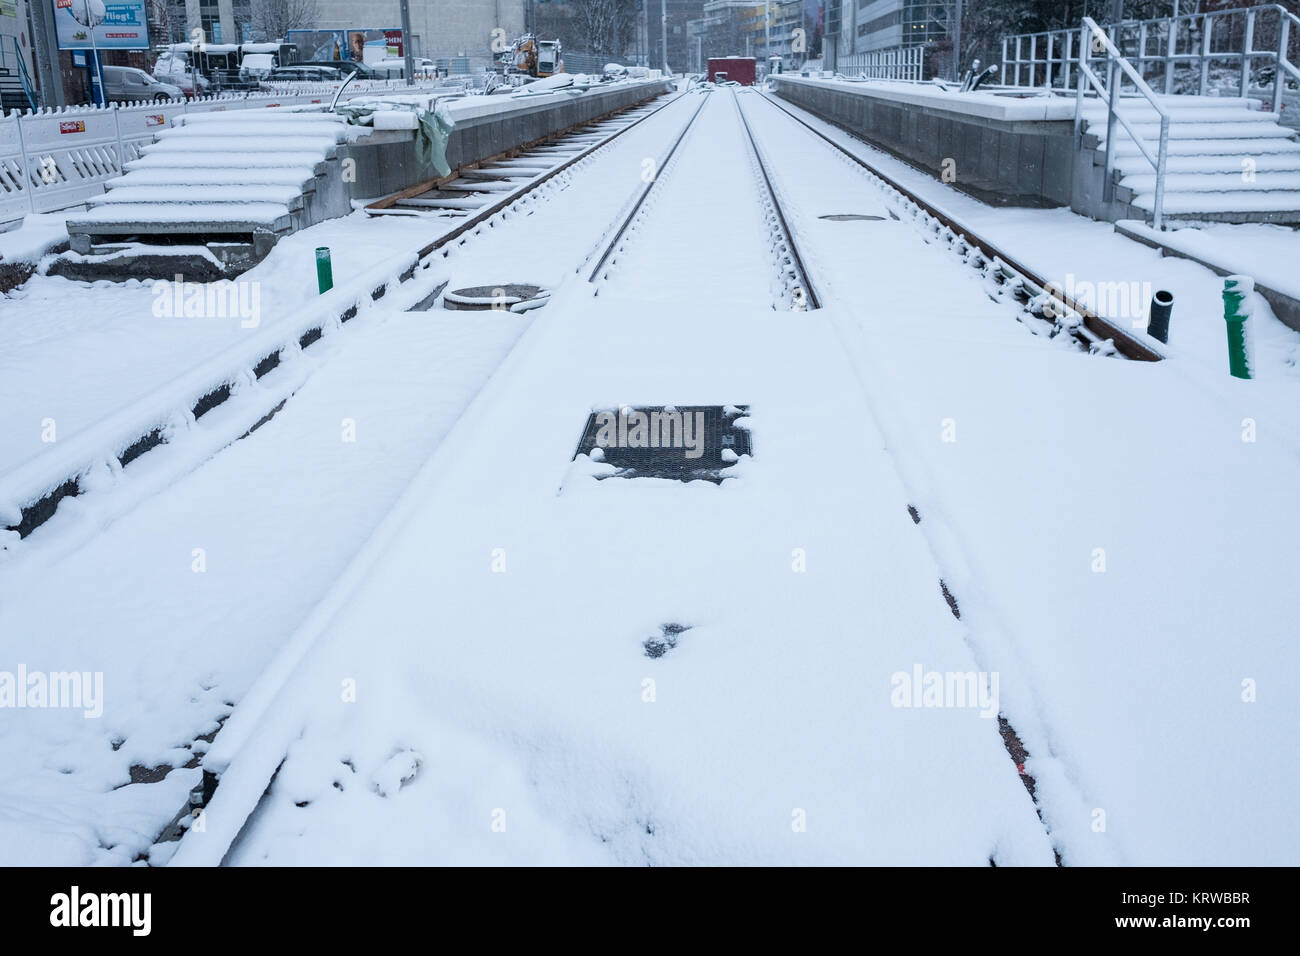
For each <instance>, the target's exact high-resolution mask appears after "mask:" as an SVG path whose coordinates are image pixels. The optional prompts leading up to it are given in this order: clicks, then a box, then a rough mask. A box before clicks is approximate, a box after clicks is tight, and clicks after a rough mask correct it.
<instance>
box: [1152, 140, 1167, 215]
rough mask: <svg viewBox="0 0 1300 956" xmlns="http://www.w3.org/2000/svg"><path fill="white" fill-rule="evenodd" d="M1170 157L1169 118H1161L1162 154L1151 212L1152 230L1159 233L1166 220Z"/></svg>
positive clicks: (1157, 168)
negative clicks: (1166, 169)
mask: <svg viewBox="0 0 1300 956" xmlns="http://www.w3.org/2000/svg"><path fill="white" fill-rule="evenodd" d="M1168 155H1169V117H1168V116H1162V117H1160V152H1159V154H1158V155H1157V157H1156V199H1155V205H1154V206H1153V208H1152V210H1151V225H1152V228H1154V229H1156V230H1157V231H1159V230H1160V229H1162V228H1163V227H1164V219H1165V166H1166V161H1167V159H1168Z"/></svg>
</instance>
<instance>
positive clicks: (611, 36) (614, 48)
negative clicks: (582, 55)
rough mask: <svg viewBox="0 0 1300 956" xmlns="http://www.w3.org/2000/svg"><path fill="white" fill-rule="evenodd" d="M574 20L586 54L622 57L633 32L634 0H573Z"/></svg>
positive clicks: (634, 23) (634, 24)
mask: <svg viewBox="0 0 1300 956" xmlns="http://www.w3.org/2000/svg"><path fill="white" fill-rule="evenodd" d="M571 6H572V8H573V19H574V22H575V24H576V25H577V27H578V30H579V31H580V33H581V37H580V41H579V42H580V43H582V44H584V45H585V46H586V47H587V52H589V53H600V54H605V55H609V56H621V55H622V54H623V53H625V52H626V51H627V48H628V46H629V45H630V44H631V42H632V38H633V36H634V34H635V31H636V7H635V4H634V0H574V2H573V3H572V4H571Z"/></svg>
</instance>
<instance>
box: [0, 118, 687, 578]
mask: <svg viewBox="0 0 1300 956" xmlns="http://www.w3.org/2000/svg"><path fill="white" fill-rule="evenodd" d="M677 98H678V97H677V96H675V95H672V94H665V95H663V98H662V101H661V102H659V103H655V104H650V105H647V104H645V103H642V104H639V105H634V106H631V107H629V108H627V109H626V110H622V111H618V112H616V113H613V114H610V115H607V116H605V117H602V118H598V119H596V120H594V121H589V122H584V123H583V124H582V125H581V126H579V127H578V128H577V129H575V130H572V131H568V132H566V133H561V134H557V135H555V136H551V137H547V138H545V140H544V141H539V142H537V143H533V144H527V145H525V146H524V147H521V150H520V153H519V155H520V156H531V155H535V154H536V153H537V151H539V150H541V151H546V150H549V152H550V154H551V155H549V156H547V157H546V159H547V165H546V167H545V168H544V169H537V170H530V171H529V174H528V175H526V176H513V175H512V176H508V177H506V176H503V178H502V179H501V180H500V181H501V182H502V183H503V184H505V185H506V186H507V187H508V188H507V189H504V190H499V192H500V193H501V195H500V196H499V198H495V199H492V200H491V201H489V202H486V203H483V204H481V205H479V206H478V207H476V208H474V209H462V210H458V211H455V210H453V211H452V212H453V215H452V218H451V219H450V220H436V221H447V222H448V224H451V223H454V225H452V228H450V229H448V230H446V231H443V232H441V233H440V234H439V235H438V236H437V238H435V239H433V240H432V241H430V242H428V243H426V244H425V245H424V246H422V247H421V248H420V249H418V250H417V251H414V252H412V253H411V254H409V255H408V256H406V257H404V258H403V259H402V260H401V261H400V264H398V265H394V264H392V263H388V264H384V265H382V266H380V267H379V268H377V269H374V270H371V271H370V272H369V273H367V274H365V275H363V276H362V277H361V278H360V279H358V280H356V281H355V282H353V283H350V284H349V285H348V286H346V287H339V288H336V289H335V290H333V291H331V292H330V293H328V294H327V295H325V296H322V298H321V300H320V301H319V302H313V303H311V304H310V305H308V306H306V307H304V308H303V309H302V310H301V311H300V312H299V313H298V314H296V315H295V316H293V317H290V318H288V319H285V320H283V321H281V322H278V323H276V325H274V326H272V327H269V328H264V329H259V330H257V332H255V333H254V334H253V336H251V337H250V339H249V341H247V342H244V343H241V344H240V345H239V346H237V347H235V348H233V349H231V350H229V351H227V352H225V353H222V354H220V355H218V356H216V357H214V358H213V359H212V360H210V361H209V362H207V363H205V364H204V365H203V366H201V367H200V368H198V369H195V370H192V372H191V373H190V375H188V376H184V377H182V379H178V380H177V381H175V382H173V383H171V384H169V385H168V386H166V387H164V388H163V389H160V390H158V391H157V392H154V393H151V394H149V395H146V396H145V397H143V398H141V399H140V400H138V401H136V402H134V403H132V405H130V406H129V407H127V408H125V409H121V410H119V411H117V412H115V413H113V414H110V415H109V416H107V417H106V418H105V419H103V420H101V421H100V422H99V423H98V424H97V425H96V426H95V428H94V429H93V431H90V432H83V433H79V434H77V435H74V436H72V437H71V438H67V439H64V440H62V441H60V443H59V445H58V446H57V447H56V448H54V449H53V450H52V451H51V452H50V453H48V454H44V455H41V456H39V457H37V458H33V459H30V460H28V461H26V462H24V463H22V464H20V465H18V466H17V467H16V468H14V469H12V470H10V471H9V472H7V473H5V474H3V475H0V532H8V534H5V535H3V536H2V537H3V538H4V539H5V540H0V554H3V552H4V551H8V554H7V555H5V556H7V557H10V558H12V557H14V556H16V555H17V553H19V552H20V551H21V549H22V548H24V547H25V545H24V544H23V542H24V541H25V539H27V538H28V537H29V536H31V535H32V534H33V532H35V531H36V530H37V529H38V528H40V527H41V526H43V525H44V524H46V522H48V521H49V520H50V519H51V518H53V517H54V515H55V513H56V511H57V509H58V506H59V504H60V502H61V501H63V500H64V499H65V498H76V497H79V496H81V495H82V494H85V493H87V492H88V491H89V490H90V487H91V486H92V485H93V486H94V487H95V488H96V489H98V488H102V487H103V486H104V482H103V481H102V480H95V479H92V480H88V479H89V478H90V476H92V475H101V476H102V475H104V474H107V475H109V476H110V479H111V481H112V482H115V481H116V480H117V478H118V477H119V476H120V475H121V474H122V471H123V469H125V468H127V467H129V466H130V465H131V464H132V463H133V462H135V461H136V460H137V459H139V458H140V457H141V456H142V455H145V454H146V453H148V452H152V451H154V450H155V449H158V448H160V447H165V446H168V445H171V444H176V443H178V442H182V441H183V440H184V437H185V435H186V433H187V432H188V431H189V430H190V428H191V426H192V425H193V424H194V422H195V421H197V420H198V419H200V418H203V417H204V416H207V415H208V414H209V413H211V412H213V411H214V410H216V409H218V408H220V409H221V410H222V416H220V417H222V418H223V422H222V426H221V428H220V429H219V430H217V431H214V433H213V434H211V435H207V436H205V438H204V440H205V441H206V442H207V447H205V448H204V452H205V453H206V454H215V453H216V452H217V451H219V450H220V449H221V448H223V447H225V446H226V445H229V444H231V443H233V442H234V441H237V440H239V439H240V438H242V437H245V436H247V435H248V434H250V433H251V432H252V431H254V430H256V429H257V428H259V427H261V425H263V424H264V423H265V422H267V421H269V420H270V418H271V417H272V416H274V415H275V414H276V413H277V412H278V411H279V410H280V409H281V408H283V406H284V404H285V402H287V401H288V400H289V398H290V397H291V396H292V394H293V392H294V391H295V390H296V388H297V387H298V385H299V384H301V383H300V381H293V380H290V381H287V382H282V383H280V384H273V382H272V380H270V379H267V380H266V381H264V379H265V378H266V376H268V375H269V374H270V373H271V372H273V371H274V370H276V369H277V368H279V367H280V366H281V365H282V364H285V363H287V362H289V361H290V360H292V359H295V358H297V357H298V356H299V355H300V354H301V353H302V352H303V351H304V350H308V349H310V348H312V347H313V346H314V345H315V344H316V343H317V342H319V341H320V340H321V339H322V338H324V337H325V336H326V335H327V334H329V333H330V332H332V331H334V330H337V329H338V328H340V327H342V326H343V325H344V324H346V323H348V322H350V321H351V320H352V319H354V318H356V316H357V315H358V314H360V313H361V312H362V311H364V310H369V309H371V308H374V307H376V303H379V301H380V300H381V299H384V298H385V296H388V295H390V294H392V293H396V292H398V290H405V289H407V288H409V287H410V286H411V284H412V283H415V284H416V285H417V286H418V285H420V284H421V282H424V284H426V285H428V288H425V289H423V290H422V291H420V293H419V294H418V295H417V296H416V298H415V301H414V302H411V301H407V297H398V296H394V297H393V299H390V300H389V303H386V304H385V306H384V307H385V308H397V309H401V310H404V309H407V308H418V307H427V305H428V304H429V303H431V302H432V301H433V300H434V299H435V298H436V297H437V295H438V294H439V293H440V292H441V289H442V286H440V285H438V284H437V283H431V282H429V281H428V280H430V269H431V267H432V265H433V263H434V261H435V259H436V258H437V257H438V256H439V255H441V256H444V257H445V256H446V255H447V252H448V249H449V247H451V246H453V244H455V245H463V244H464V243H466V242H467V241H468V240H469V238H470V237H471V236H472V235H473V234H474V233H475V232H477V231H479V230H482V229H483V228H484V227H485V226H490V225H491V224H492V223H493V222H494V220H495V219H496V218H497V217H498V216H500V215H501V214H502V213H504V212H506V211H508V210H510V209H513V208H517V207H518V206H519V205H520V204H521V203H524V202H528V201H532V200H533V199H534V198H536V197H538V196H540V195H541V194H542V191H543V190H544V189H545V187H547V186H549V185H550V184H552V183H554V182H555V181H556V180H557V178H558V177H562V176H566V175H568V174H571V173H573V172H575V171H576V170H577V169H578V168H579V166H580V165H582V164H584V163H586V162H587V161H589V160H591V159H592V158H594V157H595V156H596V155H597V154H598V153H600V152H601V151H602V150H604V149H605V148H607V147H608V146H610V145H611V144H612V143H614V142H615V141H616V140H618V139H619V138H620V137H621V136H623V135H625V134H626V133H628V132H629V131H630V130H632V129H635V128H636V127H638V126H639V125H640V124H641V123H643V122H645V121H646V120H648V119H650V118H651V117H652V116H654V115H656V114H658V113H659V112H660V111H661V110H663V109H665V108H667V107H668V106H670V105H671V104H672V103H673V102H675V101H676V100H677ZM556 160H558V162H557V161H556ZM502 161H506V160H505V158H503V159H502ZM516 162H517V160H516ZM473 171H474V170H473V169H471V168H467V169H466V172H467V173H471V174H472V172H473ZM455 178H456V177H452V178H451V179H449V180H448V182H451V181H453V180H454V179H455ZM469 181H470V182H473V180H469ZM466 195H474V193H473V192H472V191H470V190H466ZM444 284H445V283H444ZM398 298H401V301H400V302H399V301H397V299H398ZM195 382H201V384H198V385H196V384H194V383H195ZM217 417H218V416H214V417H213V418H212V419H209V420H208V422H206V423H205V424H211V423H212V422H213V421H215V419H216V418H217ZM106 449H112V451H111V452H106ZM163 470H166V469H163ZM187 470H188V468H185V467H184V466H182V467H180V468H178V469H176V470H175V472H174V474H172V475H171V478H172V479H175V478H178V477H180V475H182V474H184V473H185V471H187ZM124 510H125V509H124ZM15 536H16V538H15Z"/></svg>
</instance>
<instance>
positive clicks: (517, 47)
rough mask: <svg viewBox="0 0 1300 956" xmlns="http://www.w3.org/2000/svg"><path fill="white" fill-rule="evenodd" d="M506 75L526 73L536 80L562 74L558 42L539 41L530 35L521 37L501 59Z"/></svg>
mask: <svg viewBox="0 0 1300 956" xmlns="http://www.w3.org/2000/svg"><path fill="white" fill-rule="evenodd" d="M501 60H502V64H503V65H504V66H505V71H506V72H507V73H526V74H527V75H528V76H532V77H537V78H538V79H540V78H542V77H547V76H554V75H555V74H556V73H563V72H564V59H563V51H562V50H561V48H560V41H559V40H539V39H538V38H537V37H535V36H533V35H532V34H531V33H528V34H525V35H524V36H521V37H520V38H519V39H518V40H516V41H515V42H514V44H513V45H512V46H511V47H510V49H508V50H506V52H505V54H504V55H503V56H502V57H501Z"/></svg>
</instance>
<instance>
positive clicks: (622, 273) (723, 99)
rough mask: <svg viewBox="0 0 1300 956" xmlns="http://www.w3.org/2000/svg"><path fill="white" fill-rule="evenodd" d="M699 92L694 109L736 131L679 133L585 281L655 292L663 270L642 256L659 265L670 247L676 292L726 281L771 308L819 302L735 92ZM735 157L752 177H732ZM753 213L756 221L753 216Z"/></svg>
mask: <svg viewBox="0 0 1300 956" xmlns="http://www.w3.org/2000/svg"><path fill="white" fill-rule="evenodd" d="M702 95H703V96H705V97H706V98H705V100H704V102H703V103H701V106H700V109H699V110H698V111H697V113H696V115H697V116H698V115H700V114H701V113H704V112H712V114H713V116H712V121H713V122H714V123H715V124H716V125H717V126H720V127H721V128H722V129H724V130H725V129H727V128H731V129H733V130H734V133H733V134H732V135H727V134H726V133H724V134H723V135H721V136H706V137H703V138H701V139H700V140H698V141H694V140H690V139H689V138H688V136H687V134H688V133H689V132H690V127H688V128H687V129H686V130H684V131H683V133H682V136H681V137H680V138H679V139H678V140H676V141H675V142H673V143H672V145H671V147H670V148H669V149H668V150H667V151H666V152H665V154H664V155H663V156H662V157H661V158H660V159H659V161H658V162H657V163H656V164H655V166H654V167H653V168H652V169H650V170H648V173H649V175H648V176H647V177H646V179H647V182H646V185H645V186H644V187H643V188H642V190H641V192H640V193H639V194H638V196H637V197H636V201H635V202H633V203H632V204H631V205H630V207H629V209H628V210H627V212H626V214H625V215H624V216H623V217H622V218H621V221H620V222H619V224H618V226H617V228H616V229H615V230H614V231H613V234H612V236H611V237H610V238H609V239H608V240H607V241H605V242H604V243H603V248H602V250H601V251H600V253H599V255H597V256H595V260H596V261H595V265H594V266H592V268H591V270H590V273H589V276H588V278H589V281H591V282H592V283H594V284H597V285H601V284H610V285H611V286H616V287H618V288H619V290H620V291H621V290H622V289H623V288H625V287H628V288H639V289H641V290H642V291H644V292H646V293H653V292H654V291H655V290H656V288H657V287H662V286H663V283H662V282H661V281H660V279H662V276H658V275H656V274H655V273H654V272H653V271H647V270H645V269H643V268H640V264H639V262H638V259H639V257H641V256H644V257H645V258H646V259H648V260H650V261H662V255H661V254H662V253H664V252H665V251H668V250H675V251H676V253H677V257H676V258H675V259H674V260H673V269H672V276H673V280H674V281H673V282H672V283H671V284H670V285H671V292H672V294H673V295H675V296H678V297H680V296H682V295H683V293H685V295H686V296H688V297H689V296H691V295H694V294H698V293H699V292H700V291H703V290H706V289H709V288H711V287H715V286H717V285H719V284H723V285H725V286H726V287H727V288H728V289H729V290H732V291H734V292H735V293H736V294H737V295H750V294H754V293H759V294H761V293H763V292H764V291H765V290H766V292H767V293H768V295H769V305H770V307H771V308H772V309H776V310H786V309H796V310H801V309H807V308H817V307H818V306H819V305H820V303H819V301H818V298H817V294H816V292H815V291H814V290H813V288H812V284H811V282H810V281H809V278H808V275H807V270H806V269H805V268H804V264H803V260H802V258H801V256H800V254H799V250H798V248H797V245H796V243H795V239H794V236H793V235H792V233H791V231H790V228H789V223H788V219H787V216H786V214H785V212H784V210H783V209H782V208H781V202H780V199H779V198H778V196H777V195H776V193H775V192H774V191H773V189H772V183H771V180H770V178H769V176H768V173H767V168H766V163H765V160H764V158H763V156H762V154H761V153H760V152H759V150H758V146H757V144H756V143H755V141H754V137H753V135H752V133H751V132H750V130H749V127H748V123H747V121H746V120H745V116H744V111H743V110H741V109H740V103H739V98H738V97H737V96H736V94H735V93H734V92H733V91H732V90H731V89H730V88H726V87H723V88H719V89H716V90H714V91H712V92H706V93H703V94H702ZM727 114H730V115H727ZM693 122H694V118H693V119H692V123H693ZM683 145H685V148H684V149H681V150H679V147H682V146H683ZM740 157H744V160H742V161H746V162H747V163H748V165H749V166H750V167H751V169H750V172H751V177H749V178H748V179H747V178H746V177H744V176H737V175H736V174H735V168H734V165H735V163H736V162H737V160H738V158H740ZM755 211H757V212H758V213H759V215H760V219H759V221H758V222H757V223H754V222H752V219H751V217H753V214H754V212H755ZM701 220H702V221H701ZM700 225H702V226H704V227H705V228H704V229H699V228H697V226H700ZM706 230H707V234H708V235H709V237H710V240H709V242H707V243H706V242H705V241H704V239H703V235H704V234H705V231H706ZM702 245H703V246H705V247H704V248H701V246H702ZM755 266H757V267H758V268H757V269H756V268H755ZM598 294H599V290H598Z"/></svg>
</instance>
